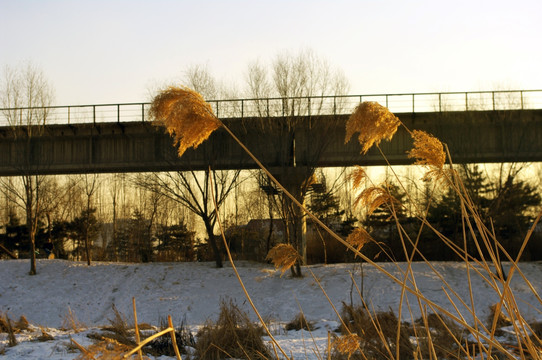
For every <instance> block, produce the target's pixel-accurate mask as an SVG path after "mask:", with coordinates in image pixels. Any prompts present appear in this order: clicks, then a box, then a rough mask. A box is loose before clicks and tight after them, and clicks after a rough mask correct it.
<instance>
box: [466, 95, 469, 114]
mask: <svg viewBox="0 0 542 360" xmlns="http://www.w3.org/2000/svg"><path fill="white" fill-rule="evenodd" d="M465 111H469V93H468V92H466V93H465Z"/></svg>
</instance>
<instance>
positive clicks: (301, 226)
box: [273, 166, 313, 264]
mask: <svg viewBox="0 0 542 360" xmlns="http://www.w3.org/2000/svg"><path fill="white" fill-rule="evenodd" d="M312 174H313V170H312V169H310V168H307V167H294V166H288V167H285V168H282V169H279V170H277V171H275V173H274V174H273V176H274V177H275V178H276V179H277V180H278V181H279V182H280V183H281V184H282V186H284V188H285V189H286V190H287V191H288V192H289V193H290V194H292V195H293V196H294V197H295V199H296V200H297V201H299V202H300V203H301V204H302V205H303V206H304V205H305V193H306V188H307V185H306V184H307V180H308V179H310V177H311V176H312ZM281 206H282V212H283V216H284V217H285V220H286V226H287V229H286V231H287V237H288V238H287V239H286V240H287V241H289V242H290V243H291V244H292V246H294V247H295V248H296V249H297V251H298V252H299V255H300V256H301V258H302V262H303V264H307V216H306V214H305V213H304V212H303V210H302V209H300V208H299V206H297V205H296V204H294V203H293V202H292V201H291V200H290V198H288V197H287V196H286V195H283V196H282V199H281Z"/></svg>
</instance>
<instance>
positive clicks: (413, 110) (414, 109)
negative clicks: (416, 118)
mask: <svg viewBox="0 0 542 360" xmlns="http://www.w3.org/2000/svg"><path fill="white" fill-rule="evenodd" d="M415 112H416V108H415V106H414V94H412V113H413V114H414V113H415Z"/></svg>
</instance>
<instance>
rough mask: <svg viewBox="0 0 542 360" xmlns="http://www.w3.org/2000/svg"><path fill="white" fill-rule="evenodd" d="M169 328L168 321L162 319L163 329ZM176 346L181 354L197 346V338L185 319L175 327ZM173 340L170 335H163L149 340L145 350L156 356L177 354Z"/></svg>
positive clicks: (161, 327)
mask: <svg viewBox="0 0 542 360" xmlns="http://www.w3.org/2000/svg"><path fill="white" fill-rule="evenodd" d="M166 328H167V323H166V322H164V321H162V324H161V326H160V329H161V330H164V329H166ZM175 338H176V346H177V348H178V350H179V352H180V353H181V354H188V353H189V352H188V348H189V347H190V348H194V347H195V346H196V340H195V338H194V335H193V334H192V333H191V332H190V330H189V329H188V328H187V326H186V325H185V323H184V321H183V322H181V325H180V326H178V327H176V328H175ZM173 346H174V345H173V340H172V338H171V337H170V336H161V337H159V338H156V339H154V340H153V341H151V342H149V344H148V345H147V346H145V348H144V349H145V350H146V351H148V352H149V353H151V354H153V355H154V356H161V355H165V356H175V350H174V348H173ZM184 358H185V359H186V356H185V357H184Z"/></svg>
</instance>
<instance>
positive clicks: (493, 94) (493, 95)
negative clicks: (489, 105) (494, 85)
mask: <svg viewBox="0 0 542 360" xmlns="http://www.w3.org/2000/svg"><path fill="white" fill-rule="evenodd" d="M491 97H492V98H493V111H495V91H492V92H491Z"/></svg>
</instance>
